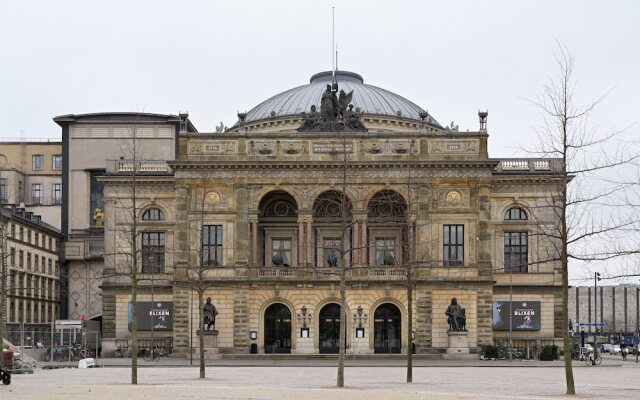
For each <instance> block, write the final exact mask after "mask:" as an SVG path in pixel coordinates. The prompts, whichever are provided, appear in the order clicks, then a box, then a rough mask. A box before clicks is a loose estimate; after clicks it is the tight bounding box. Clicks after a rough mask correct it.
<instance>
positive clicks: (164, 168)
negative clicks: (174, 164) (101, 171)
mask: <svg viewBox="0 0 640 400" xmlns="http://www.w3.org/2000/svg"><path fill="white" fill-rule="evenodd" d="M107 172H110V173H118V174H125V173H133V172H136V173H142V174H153V173H156V174H158V173H161V174H166V173H168V172H171V169H170V168H169V165H167V162H166V161H163V160H141V161H138V160H137V161H134V160H112V161H110V162H109V163H108V166H107Z"/></svg>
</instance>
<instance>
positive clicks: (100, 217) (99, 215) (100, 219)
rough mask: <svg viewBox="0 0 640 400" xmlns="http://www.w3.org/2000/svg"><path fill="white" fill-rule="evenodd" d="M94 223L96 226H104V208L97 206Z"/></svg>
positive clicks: (94, 212)
mask: <svg viewBox="0 0 640 400" xmlns="http://www.w3.org/2000/svg"><path fill="white" fill-rule="evenodd" d="M93 223H94V225H95V226H104V212H102V208H100V207H96V209H95V210H94V211H93Z"/></svg>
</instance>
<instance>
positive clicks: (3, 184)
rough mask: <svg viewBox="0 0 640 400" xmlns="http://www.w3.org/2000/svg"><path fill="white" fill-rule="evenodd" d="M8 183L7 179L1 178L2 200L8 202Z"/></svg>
mask: <svg viewBox="0 0 640 400" xmlns="http://www.w3.org/2000/svg"><path fill="white" fill-rule="evenodd" d="M8 189H9V187H8V183H7V178H0V200H5V201H6V200H7V199H8V198H9V195H8V193H7V192H8Z"/></svg>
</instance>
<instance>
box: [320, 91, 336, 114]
mask: <svg viewBox="0 0 640 400" xmlns="http://www.w3.org/2000/svg"><path fill="white" fill-rule="evenodd" d="M338 110H339V104H338V98H337V97H336V92H335V91H333V90H331V85H329V84H327V88H326V89H325V91H324V93H322V99H321V100H320V115H321V116H322V121H323V122H334V121H335V120H336V117H337V116H338Z"/></svg>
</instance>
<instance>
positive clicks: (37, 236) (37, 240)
mask: <svg viewBox="0 0 640 400" xmlns="http://www.w3.org/2000/svg"><path fill="white" fill-rule="evenodd" d="M35 235H36V238H35V241H34V242H33V244H35V245H36V246H38V245H39V244H40V243H39V242H40V234H39V233H38V232H36V234H35Z"/></svg>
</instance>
